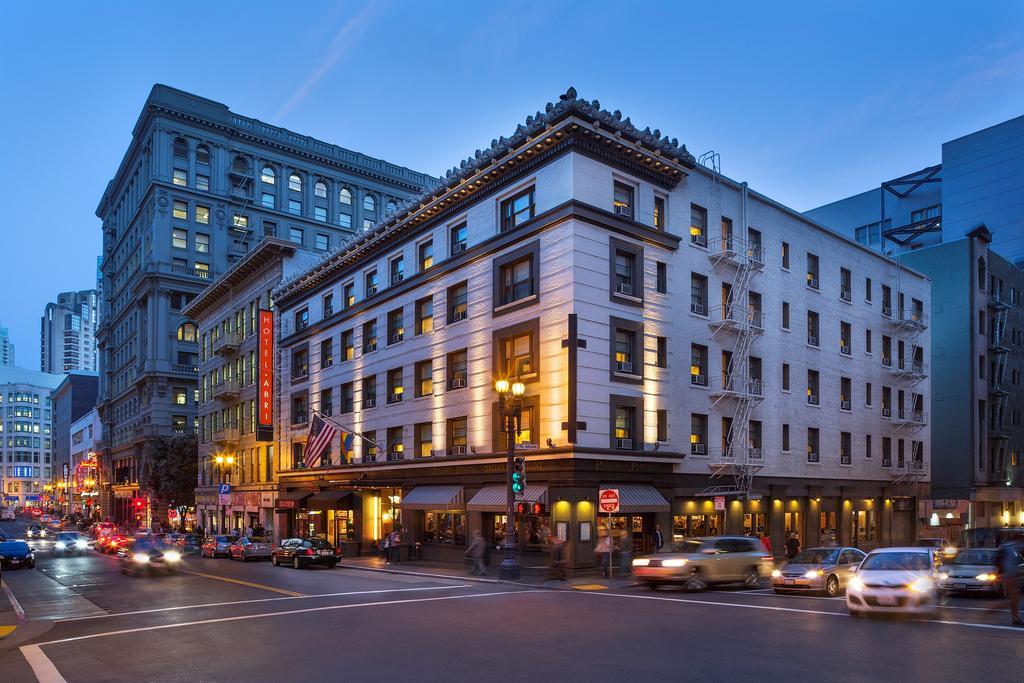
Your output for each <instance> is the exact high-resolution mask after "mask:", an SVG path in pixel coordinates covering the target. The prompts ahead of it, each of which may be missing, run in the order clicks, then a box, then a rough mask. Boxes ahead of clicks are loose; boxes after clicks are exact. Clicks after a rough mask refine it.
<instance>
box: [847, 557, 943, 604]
mask: <svg viewBox="0 0 1024 683" xmlns="http://www.w3.org/2000/svg"><path fill="white" fill-rule="evenodd" d="M846 606H847V607H848V608H849V610H850V616H860V615H861V614H865V613H880V614H894V613H899V614H925V615H933V614H935V612H936V611H937V610H938V608H939V591H938V588H937V587H936V574H935V557H934V549H932V548H879V549H878V550H872V551H871V552H870V553H869V554H868V556H867V557H866V558H864V561H863V562H861V564H860V567H858V569H857V572H856V574H855V575H854V577H853V578H852V579H850V582H849V584H847V587H846Z"/></svg>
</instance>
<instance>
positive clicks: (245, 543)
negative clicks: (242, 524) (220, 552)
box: [228, 536, 273, 562]
mask: <svg viewBox="0 0 1024 683" xmlns="http://www.w3.org/2000/svg"><path fill="white" fill-rule="evenodd" d="M271 550H273V547H272V546H271V545H270V539H268V538H264V537H263V536H242V537H241V538H239V539H238V540H237V541H235V542H234V543H232V544H231V547H229V548H228V554H229V555H230V557H231V559H232V560H241V561H242V562H248V561H249V560H269V559H270V551H271Z"/></svg>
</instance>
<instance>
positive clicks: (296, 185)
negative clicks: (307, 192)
mask: <svg viewBox="0 0 1024 683" xmlns="http://www.w3.org/2000/svg"><path fill="white" fill-rule="evenodd" d="M288 189H289V190H295V191H296V192H302V178H301V177H300V176H299V174H298V173H292V174H291V175H290V176H288Z"/></svg>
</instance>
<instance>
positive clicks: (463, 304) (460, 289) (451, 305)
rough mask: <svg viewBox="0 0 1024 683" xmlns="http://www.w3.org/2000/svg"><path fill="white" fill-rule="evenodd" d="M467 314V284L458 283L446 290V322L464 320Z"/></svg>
mask: <svg viewBox="0 0 1024 683" xmlns="http://www.w3.org/2000/svg"><path fill="white" fill-rule="evenodd" d="M468 314H469V283H468V282H460V283H459V284H457V285H452V286H451V287H449V288H448V322H449V323H454V322H458V321H460V320H465V319H466V317H467V316H468Z"/></svg>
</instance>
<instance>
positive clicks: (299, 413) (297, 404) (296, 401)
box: [292, 392, 309, 425]
mask: <svg viewBox="0 0 1024 683" xmlns="http://www.w3.org/2000/svg"><path fill="white" fill-rule="evenodd" d="M307 422H309V400H308V398H307V396H306V392H302V393H301V394H297V395H295V394H293V395H292V424H293V425H298V424H306V423H307Z"/></svg>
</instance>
